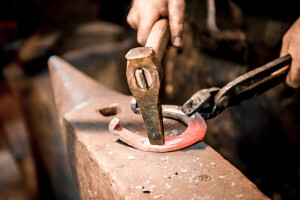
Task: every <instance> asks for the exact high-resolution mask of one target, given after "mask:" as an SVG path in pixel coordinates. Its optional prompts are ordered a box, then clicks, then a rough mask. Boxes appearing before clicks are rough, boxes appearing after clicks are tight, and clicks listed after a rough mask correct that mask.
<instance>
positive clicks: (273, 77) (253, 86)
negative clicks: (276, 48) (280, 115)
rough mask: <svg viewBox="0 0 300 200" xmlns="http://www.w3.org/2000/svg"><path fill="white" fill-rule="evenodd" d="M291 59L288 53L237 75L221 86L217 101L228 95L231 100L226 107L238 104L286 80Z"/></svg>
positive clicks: (216, 97)
mask: <svg viewBox="0 0 300 200" xmlns="http://www.w3.org/2000/svg"><path fill="white" fill-rule="evenodd" d="M291 61H292V58H291V56H290V55H289V54H288V55H285V56H283V57H281V58H277V59H275V60H273V61H271V62H269V63H267V64H265V65H263V66H261V67H259V68H256V69H254V70H252V71H249V72H248V73H246V74H244V75H242V76H239V77H237V78H236V79H234V80H233V81H231V82H229V83H228V84H227V85H225V86H224V87H223V88H221V90H220V91H219V92H218V94H216V96H215V102H216V103H217V101H218V100H220V99H222V97H225V96H227V97H228V98H229V102H228V103H227V105H226V107H227V106H232V105H236V104H239V103H241V102H242V101H244V100H246V99H249V98H252V97H254V96H256V95H258V94H261V93H263V92H265V91H267V90H268V89H270V88H272V87H274V86H276V85H278V84H279V83H282V82H284V81H285V78H286V75H287V73H288V71H289V68H290V63H291ZM221 104H222V103H221Z"/></svg>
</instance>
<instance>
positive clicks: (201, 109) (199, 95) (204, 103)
mask: <svg viewBox="0 0 300 200" xmlns="http://www.w3.org/2000/svg"><path fill="white" fill-rule="evenodd" d="M219 91H220V88H216V87H213V88H209V89H202V90H199V91H198V92H196V93H195V94H194V95H193V96H192V97H191V98H190V99H189V100H188V101H187V102H185V104H183V106H182V109H181V110H182V112H184V113H185V114H186V115H188V116H191V115H193V114H194V113H195V112H198V113H200V114H201V116H202V117H203V118H204V119H210V118H213V117H215V116H216V115H217V114H218V111H217V105H216V103H215V95H216V94H217V93H218V92H219Z"/></svg>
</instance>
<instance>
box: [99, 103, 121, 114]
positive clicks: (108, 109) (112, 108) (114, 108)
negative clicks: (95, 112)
mask: <svg viewBox="0 0 300 200" xmlns="http://www.w3.org/2000/svg"><path fill="white" fill-rule="evenodd" d="M121 112H122V109H121V108H120V107H119V106H118V105H117V104H112V105H109V106H105V107H103V108H101V109H99V113H100V114H101V115H103V116H104V117H111V116H115V115H117V114H120V113H121Z"/></svg>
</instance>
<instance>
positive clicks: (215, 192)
mask: <svg viewBox="0 0 300 200" xmlns="http://www.w3.org/2000/svg"><path fill="white" fill-rule="evenodd" d="M50 71H51V76H52V83H53V89H54V94H55V101H56V105H57V107H58V113H60V116H61V117H60V119H61V128H62V129H63V132H64V134H65V145H66V147H67V149H68V153H69V158H70V162H71V165H72V170H73V173H74V175H75V177H76V180H77V183H78V185H79V188H80V193H81V197H82V199H240V198H243V199H267V198H266V197H265V196H264V195H263V194H262V193H261V192H260V191H259V190H258V189H257V187H256V186H255V185H254V184H253V183H252V182H250V181H249V180H248V179H247V178H246V177H245V176H244V175H243V174H242V173H241V172H239V171H238V170H237V169H236V168H235V167H233V166H232V165H231V164H230V163H229V162H227V161H226V160H224V159H223V158H222V157H221V156H220V155H219V154H218V153H217V152H216V151H214V150H213V149H212V148H211V147H209V146H208V145H206V144H205V143H204V142H199V143H197V144H195V145H193V146H191V147H188V148H186V149H182V150H180V151H175V152H169V153H149V152H143V151H139V150H137V149H134V148H132V147H129V146H127V145H126V144H124V143H121V142H119V141H118V140H117V138H115V137H114V136H113V135H112V134H110V133H109V130H108V124H109V122H110V120H111V119H112V118H113V117H118V118H119V119H120V121H121V125H122V126H124V127H126V128H128V129H129V130H131V131H133V132H139V133H141V134H145V133H143V127H142V126H143V125H142V119H141V116H139V115H136V114H134V113H133V112H132V111H131V110H130V106H129V105H130V100H131V97H130V96H125V95H122V94H119V93H116V92H114V91H111V90H108V89H106V88H104V87H103V86H101V85H99V84H98V83H96V82H95V81H93V80H91V79H90V78H88V77H86V76H85V75H83V74H81V73H80V72H78V71H77V70H75V69H73V68H72V67H71V66H68V65H67V64H66V63H64V62H63V61H60V63H58V65H55V64H53V63H51V62H50ZM62 77H63V78H62ZM66 80H67V82H66ZM74 92H75V93H76V94H77V95H79V97H78V98H76V99H74V98H71V97H70V96H72V95H73V93H74ZM62 94H63V95H62ZM113 106H118V107H119V109H116V110H118V111H116V112H111V113H115V114H116V115H113V116H103V115H102V114H101V113H99V110H100V109H103V108H105V107H106V108H107V107H113ZM164 123H165V125H166V128H167V132H168V131H171V132H172V129H176V130H178V129H179V130H180V129H181V130H183V129H184V126H183V125H182V124H180V123H178V122H175V121H173V120H164ZM175 126H176V127H175ZM175 132H176V131H175Z"/></svg>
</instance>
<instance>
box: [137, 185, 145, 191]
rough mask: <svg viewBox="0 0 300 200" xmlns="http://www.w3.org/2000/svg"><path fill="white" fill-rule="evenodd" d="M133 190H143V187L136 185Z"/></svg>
mask: <svg viewBox="0 0 300 200" xmlns="http://www.w3.org/2000/svg"><path fill="white" fill-rule="evenodd" d="M135 188H136V189H137V190H142V189H144V186H142V185H138V186H136V187H135Z"/></svg>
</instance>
